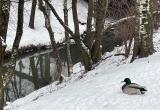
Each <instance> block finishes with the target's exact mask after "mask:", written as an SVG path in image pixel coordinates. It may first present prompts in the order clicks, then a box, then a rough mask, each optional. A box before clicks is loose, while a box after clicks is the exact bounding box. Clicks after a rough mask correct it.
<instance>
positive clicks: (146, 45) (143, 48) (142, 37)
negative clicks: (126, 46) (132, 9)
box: [131, 0, 154, 62]
mask: <svg viewBox="0 0 160 110" xmlns="http://www.w3.org/2000/svg"><path fill="white" fill-rule="evenodd" d="M152 17H153V13H152V1H151V0H141V1H137V17H136V22H137V26H136V36H135V37H134V51H133V57H132V60H131V62H132V61H133V60H134V59H135V58H136V57H139V58H142V57H147V56H148V55H151V54H152V53H153V51H154V49H153V20H152Z"/></svg>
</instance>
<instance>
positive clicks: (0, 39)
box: [0, 0, 10, 110]
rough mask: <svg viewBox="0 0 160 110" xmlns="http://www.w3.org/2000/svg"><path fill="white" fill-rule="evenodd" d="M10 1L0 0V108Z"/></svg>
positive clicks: (0, 107) (2, 99) (2, 98)
mask: <svg viewBox="0 0 160 110" xmlns="http://www.w3.org/2000/svg"><path fill="white" fill-rule="evenodd" d="M9 10H10V1H9V0H1V1H0V110H3V105H4V87H3V61H4V53H5V48H6V45H5V42H6V35H7V29H8V21H9Z"/></svg>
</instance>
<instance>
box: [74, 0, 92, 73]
mask: <svg viewBox="0 0 160 110" xmlns="http://www.w3.org/2000/svg"><path fill="white" fill-rule="evenodd" d="M72 13H73V21H74V30H75V39H74V40H75V41H76V44H77V45H78V48H79V50H80V53H81V58H82V63H83V65H84V66H85V69H86V71H89V70H91V67H92V65H91V58H90V56H89V52H88V51H89V49H87V50H86V49H85V48H83V47H82V45H83V44H82V43H83V42H82V41H81V40H80V33H79V22H78V14H77V0H72Z"/></svg>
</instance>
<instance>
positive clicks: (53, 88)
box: [5, 0, 160, 110]
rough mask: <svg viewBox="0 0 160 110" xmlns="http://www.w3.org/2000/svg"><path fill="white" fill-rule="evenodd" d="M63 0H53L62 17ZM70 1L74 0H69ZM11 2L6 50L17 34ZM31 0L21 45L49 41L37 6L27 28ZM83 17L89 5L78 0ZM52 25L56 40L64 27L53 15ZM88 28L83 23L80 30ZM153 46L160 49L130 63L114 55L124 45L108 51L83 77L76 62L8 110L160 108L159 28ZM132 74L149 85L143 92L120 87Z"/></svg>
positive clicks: (8, 106)
mask: <svg viewBox="0 0 160 110" xmlns="http://www.w3.org/2000/svg"><path fill="white" fill-rule="evenodd" d="M62 1H63V0H53V5H54V6H55V7H56V10H57V11H58V13H59V14H60V16H61V17H63V10H62V9H63V4H62V3H63V2H62ZM69 2H70V5H71V0H69ZM15 6H16V4H14V5H12V8H11V14H12V17H11V18H10V24H9V32H8V36H7V50H9V49H11V46H12V43H13V40H14V36H15V30H16V29H15V28H16V26H15V21H16V18H17V15H16V13H15V11H14V10H17V9H15ZM30 6H31V3H30V2H27V3H26V4H25V7H26V9H25V18H24V19H25V23H24V34H23V37H22V41H21V43H20V46H21V47H22V46H27V45H30V44H35V45H38V44H50V40H49V36H48V33H47V30H46V29H45V27H44V18H43V14H42V13H41V12H40V11H39V10H36V11H37V12H36V16H38V17H36V20H35V22H36V23H35V27H36V28H35V29H34V30H31V29H29V28H28V20H29V13H30V11H29V9H30ZM78 7H79V8H81V11H80V12H79V17H80V20H81V21H82V22H83V20H85V19H86V15H87V13H86V12H87V11H85V10H87V5H86V3H85V2H83V1H81V0H79V3H78ZM69 13H70V16H69V20H70V23H69V24H70V27H71V28H72V29H73V22H72V16H71V11H70V12H69ZM52 27H53V30H54V31H55V36H56V40H57V41H61V40H62V39H63V38H64V31H62V30H63V28H62V27H61V26H60V24H59V23H58V21H56V18H54V16H52ZM84 29H85V28H84V27H81V31H83V30H84ZM154 44H155V45H154V46H155V49H156V51H157V52H155V53H154V54H153V55H151V56H149V57H148V58H143V59H138V60H136V61H134V62H133V63H131V64H129V63H128V62H129V59H125V58H124V57H122V56H112V55H113V54H115V53H116V52H117V51H120V50H121V49H119V48H116V49H115V50H114V51H113V52H112V53H106V54H105V56H104V58H106V57H109V56H111V57H109V58H107V59H106V60H104V61H102V62H101V63H100V64H99V65H98V66H97V67H95V69H94V70H92V71H90V72H88V73H87V74H86V75H84V77H83V78H81V75H82V72H83V69H82V67H81V65H80V63H78V64H77V65H74V74H73V75H72V77H71V78H68V79H67V78H66V80H65V81H64V82H63V83H62V84H60V85H56V83H57V82H54V83H52V84H50V85H48V86H46V87H43V88H41V89H39V90H37V91H34V92H32V93H31V94H29V95H27V96H25V97H24V98H20V99H18V100H16V101H14V102H8V103H7V104H8V105H7V106H6V107H5V110H111V109H112V110H159V109H160V100H159V99H160V95H159V94H160V82H159V81H160V77H159V76H160V68H159V65H160V32H157V33H155V34H154ZM126 77H129V78H131V79H132V80H133V82H136V83H139V84H141V85H143V86H146V88H147V90H148V91H147V92H146V94H144V95H131V96H130V95H126V94H123V93H122V91H121V86H122V84H121V81H122V80H123V79H124V78H126Z"/></svg>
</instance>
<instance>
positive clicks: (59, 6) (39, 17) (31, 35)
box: [6, 0, 87, 50]
mask: <svg viewBox="0 0 160 110" xmlns="http://www.w3.org/2000/svg"><path fill="white" fill-rule="evenodd" d="M31 2H32V1H27V2H25V10H24V32H23V36H22V40H21V42H20V47H23V46H28V45H31V44H33V45H35V46H36V45H39V44H40V45H43V44H45V45H49V44H50V39H49V35H48V32H47V30H46V28H45V24H44V16H43V13H42V12H41V11H39V9H38V6H37V8H36V15H35V29H34V30H33V29H30V28H29V27H28V24H29V17H30V9H31V8H30V7H31ZM52 4H53V6H54V7H55V9H56V11H57V13H58V14H59V16H60V17H61V18H62V19H63V0H52ZM68 5H69V6H68V8H70V7H71V0H68ZM78 9H80V11H79V12H78V16H79V20H80V21H81V22H85V21H86V19H87V3H86V2H84V1H83V0H78ZM10 15H11V16H10V20H9V30H8V35H7V40H6V44H7V50H10V49H11V48H12V45H13V41H14V39H15V33H16V23H17V3H14V2H12V3H11V12H10ZM68 19H69V27H70V28H71V29H72V30H73V29H74V25H73V18H72V10H69V18H68ZM51 23H52V28H53V31H54V32H55V39H56V41H57V42H61V41H63V40H64V29H63V27H62V26H61V25H60V24H59V22H58V20H57V19H56V18H55V17H54V15H53V14H51ZM80 30H81V32H83V31H84V30H85V27H84V26H81V25H80Z"/></svg>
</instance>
